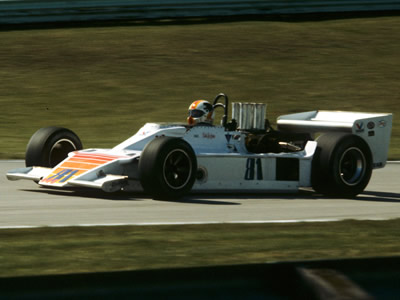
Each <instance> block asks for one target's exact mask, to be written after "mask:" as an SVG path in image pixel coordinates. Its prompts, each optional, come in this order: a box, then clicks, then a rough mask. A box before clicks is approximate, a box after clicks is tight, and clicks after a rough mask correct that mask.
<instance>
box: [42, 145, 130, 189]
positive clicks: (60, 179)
mask: <svg viewBox="0 0 400 300" xmlns="http://www.w3.org/2000/svg"><path fill="white" fill-rule="evenodd" d="M125 157H126V156H117V155H108V154H87V153H79V152H74V154H73V156H71V157H70V158H68V159H67V160H65V161H64V162H63V163H62V164H61V165H59V166H58V167H57V168H56V169H53V170H52V172H51V173H50V174H49V175H48V176H47V177H46V178H44V179H42V180H41V181H40V183H46V184H64V183H66V182H68V181H69V180H71V179H73V178H75V177H77V176H80V175H82V174H83V173H85V172H87V171H89V170H92V169H94V168H96V167H98V166H101V165H104V164H106V163H108V162H111V161H113V160H116V159H119V158H125Z"/></svg>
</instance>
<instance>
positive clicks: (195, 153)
mask: <svg viewBox="0 0 400 300" xmlns="http://www.w3.org/2000/svg"><path fill="white" fill-rule="evenodd" d="M212 105H213V109H219V108H222V109H223V116H222V121H221V125H217V126H209V125H207V126H206V125H201V124H199V125H196V126H188V125H186V124H163V123H147V124H145V125H144V126H143V127H142V128H140V129H139V131H138V132H137V133H136V134H135V135H133V136H132V137H130V138H128V139H127V140H125V141H124V142H122V143H121V144H119V145H116V146H115V147H114V148H112V149H85V150H82V143H81V141H80V139H79V137H78V136H77V135H76V134H75V133H73V132H72V131H70V130H68V129H66V128H60V127H45V128H41V129H39V130H38V131H37V132H36V133H35V134H34V135H33V136H32V137H31V139H30V141H29V143H28V146H27V150H26V159H25V162H26V167H25V168H20V169H15V170H11V171H9V172H8V173H7V178H8V179H10V180H17V179H30V180H33V181H35V182H37V183H38V184H39V185H41V186H44V187H49V188H68V189H69V188H81V187H85V188H96V189H102V190H104V191H106V192H116V191H120V190H123V191H144V192H146V193H148V194H150V195H151V196H152V197H153V198H155V199H176V198H179V197H182V196H184V195H186V194H187V193H189V192H190V191H196V192H200V191H210V192H211V191H212V192H218V191H220V192H228V193H229V192H291V191H297V190H298V189H299V188H302V187H312V188H313V189H314V190H315V191H316V192H318V193H322V194H325V195H330V196H335V197H337V196H340V197H354V196H356V195H357V194H359V193H361V192H362V191H363V190H364V189H365V187H366V186H367V184H368V182H369V180H370V177H371V173H372V170H373V169H375V168H383V167H384V166H385V164H386V160H387V155H388V148H389V143H390V134H391V127H392V115H391V114H382V113H359V112H339V111H309V112H302V113H296V114H290V115H284V116H281V117H279V118H278V120H277V128H276V129H272V128H271V126H270V125H269V122H268V120H266V119H265V115H266V105H265V104H255V103H233V105H232V107H233V109H232V120H231V121H229V122H228V118H227V116H228V97H227V96H226V95H225V94H219V95H217V97H216V98H215V99H214V102H213V103H212Z"/></svg>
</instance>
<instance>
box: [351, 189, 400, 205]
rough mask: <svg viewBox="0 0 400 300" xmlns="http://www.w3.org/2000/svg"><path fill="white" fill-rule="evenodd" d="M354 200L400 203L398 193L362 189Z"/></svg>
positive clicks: (399, 194)
mask: <svg viewBox="0 0 400 300" xmlns="http://www.w3.org/2000/svg"><path fill="white" fill-rule="evenodd" d="M355 200H360V201H374V202H392V203H397V202H399V203H400V193H388V192H377V191H364V192H362V193H361V194H360V195H358V196H357V198H355Z"/></svg>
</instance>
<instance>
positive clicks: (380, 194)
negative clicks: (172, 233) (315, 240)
mask: <svg viewBox="0 0 400 300" xmlns="http://www.w3.org/2000/svg"><path fill="white" fill-rule="evenodd" d="M23 166H24V162H23V161H0V174H1V175H0V228H19V227H36V226H77V225H79V226H94V225H153V224H157V225H158V224H197V223H200V224H201V223H241V222H244V223H257V222H260V223H264V222H265V223H268V222H302V221H336V220H343V219H357V220H367V219H369V220H381V219H393V218H400V164H399V163H390V164H388V165H387V166H386V167H385V168H384V169H379V170H375V171H374V172H373V175H372V178H371V181H370V183H369V185H368V187H367V189H366V190H365V191H364V193H362V194H361V195H359V196H358V197H357V198H356V199H330V198H326V197H322V196H320V195H317V194H315V193H314V192H313V191H309V190H301V191H300V192H299V193H296V194H192V195H189V196H188V197H186V198H184V199H182V200H180V201H159V200H153V199H151V198H149V197H147V196H146V195H144V194H129V193H122V192H121V193H112V194H108V193H105V192H102V191H97V190H86V191H65V190H51V189H46V188H42V187H40V186H38V185H37V184H35V183H34V182H32V181H27V180H19V181H8V180H7V179H6V176H5V174H6V172H7V171H8V170H10V169H14V168H19V167H23Z"/></svg>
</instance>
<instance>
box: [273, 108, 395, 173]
mask: <svg viewBox="0 0 400 300" xmlns="http://www.w3.org/2000/svg"><path fill="white" fill-rule="evenodd" d="M277 124H278V129H279V130H282V131H289V132H303V133H304V132H307V133H323V132H330V131H337V132H348V133H352V134H355V135H358V136H360V137H361V138H363V139H364V140H365V141H366V142H367V144H368V145H369V147H370V149H371V153H372V160H373V167H374V168H383V167H384V166H385V164H386V160H387V157H388V151H389V144H390V135H391V131H392V114H385V113H361V112H342V111H318V110H316V111H310V112H302V113H297V114H290V115H284V116H280V117H279V118H278V121H277Z"/></svg>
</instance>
